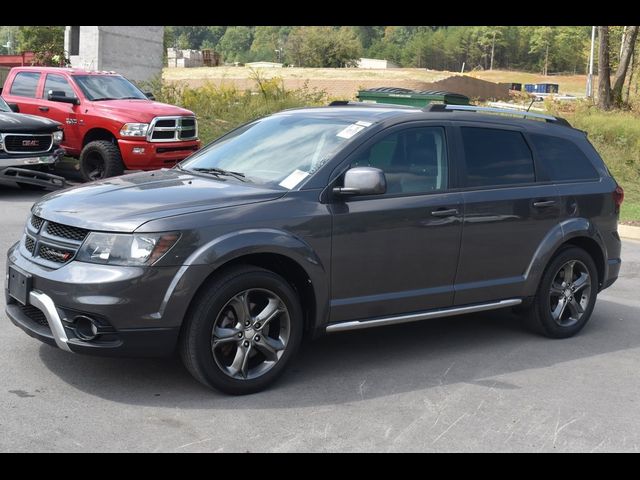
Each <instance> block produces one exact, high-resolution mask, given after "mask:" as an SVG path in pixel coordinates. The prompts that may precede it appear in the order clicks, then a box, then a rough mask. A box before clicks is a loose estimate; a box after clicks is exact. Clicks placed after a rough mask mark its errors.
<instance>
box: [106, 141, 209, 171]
mask: <svg viewBox="0 0 640 480" xmlns="http://www.w3.org/2000/svg"><path fill="white" fill-rule="evenodd" d="M201 145H202V143H201V142H200V140H191V141H184V142H158V143H151V142H145V141H140V140H122V139H119V140H118V146H119V147H120V153H121V154H122V160H123V162H124V164H125V166H126V167H127V169H128V170H154V169H158V168H170V167H173V166H174V165H175V164H176V163H178V162H180V161H182V160H184V159H185V158H187V157H188V156H189V155H191V154H192V153H193V152H195V151H197V150H199V149H200V147H201ZM134 149H138V150H136V151H134ZM139 149H144V151H142V152H141V151H140V150H139Z"/></svg>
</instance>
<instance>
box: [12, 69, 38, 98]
mask: <svg viewBox="0 0 640 480" xmlns="http://www.w3.org/2000/svg"><path fill="white" fill-rule="evenodd" d="M39 81H40V74H39V73H34V72H20V73H18V74H17V75H16V76H15V78H14V79H13V84H12V85H11V91H10V93H11V95H17V96H18V97H31V98H35V96H36V88H37V87H38V82H39Z"/></svg>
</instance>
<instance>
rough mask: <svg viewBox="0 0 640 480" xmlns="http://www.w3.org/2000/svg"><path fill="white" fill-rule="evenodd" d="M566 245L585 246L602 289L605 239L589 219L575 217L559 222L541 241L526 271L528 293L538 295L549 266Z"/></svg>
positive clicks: (584, 248) (605, 264) (526, 290)
mask: <svg viewBox="0 0 640 480" xmlns="http://www.w3.org/2000/svg"><path fill="white" fill-rule="evenodd" d="M567 246H574V247H579V248H582V249H583V250H585V251H586V252H587V253H588V254H589V255H590V256H591V258H593V261H594V263H595V264H596V269H597V272H598V286H599V288H602V284H603V282H604V279H605V278H606V276H607V262H606V258H607V253H606V247H605V244H604V241H603V240H602V238H601V236H600V233H599V232H598V230H597V229H596V228H595V226H594V225H593V223H592V222H590V221H589V220H588V219H586V218H572V219H569V220H566V221H564V222H562V223H559V224H558V225H556V226H555V227H554V228H553V229H551V230H550V231H549V232H548V233H547V235H546V236H545V238H544V239H543V240H542V242H540V245H539V246H538V249H537V250H536V253H535V254H534V256H533V259H532V260H531V263H530V264H529V266H528V268H527V270H526V272H525V279H526V280H525V296H533V295H535V293H536V291H537V288H538V283H539V282H540V279H541V278H542V275H543V274H544V271H545V269H546V268H547V265H548V264H549V262H550V261H551V259H552V258H553V257H554V256H555V255H556V254H557V253H558V252H559V251H560V250H562V249H563V248H566V247H567Z"/></svg>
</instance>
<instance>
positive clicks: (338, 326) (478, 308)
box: [326, 298, 522, 333]
mask: <svg viewBox="0 0 640 480" xmlns="http://www.w3.org/2000/svg"><path fill="white" fill-rule="evenodd" d="M520 303H522V300H521V299H519V298H511V299H509V300H500V301H499V302H491V303H482V304H480V305H470V306H467V307H453V308H445V309H443V310H431V311H429V312H420V313H409V314H407V315H399V316H396V317H380V318H373V319H371V320H355V321H352V322H341V323H334V324H331V325H328V326H327V328H326V332H327V333H334V332H344V331H347V330H359V329H361V328H373V327H383V326H385V325H395V324H396V323H408V322H417V321H419V320H427V319H429V318H442V317H452V316H454V315H462V314H464V313H474V312H484V311H485V310H497V309H498V308H504V307H513V306H514V305H519V304H520Z"/></svg>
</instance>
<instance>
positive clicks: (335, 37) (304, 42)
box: [285, 27, 362, 68]
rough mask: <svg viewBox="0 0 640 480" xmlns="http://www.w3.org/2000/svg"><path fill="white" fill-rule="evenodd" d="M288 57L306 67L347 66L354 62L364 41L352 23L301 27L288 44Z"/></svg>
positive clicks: (294, 30)
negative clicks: (350, 24) (337, 25)
mask: <svg viewBox="0 0 640 480" xmlns="http://www.w3.org/2000/svg"><path fill="white" fill-rule="evenodd" d="M285 48H286V51H287V58H288V59H289V61H290V62H291V63H294V64H295V65H297V66H303V67H334V68H335V67H346V66H351V65H354V64H355V62H356V60H357V59H358V58H359V57H360V55H361V53H362V45H361V44H360V40H359V39H358V37H357V35H356V33H355V32H354V31H353V29H351V28H349V27H340V28H334V27H297V28H295V29H293V30H292V31H291V33H290V34H289V38H288V40H287V45H286V47H285Z"/></svg>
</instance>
